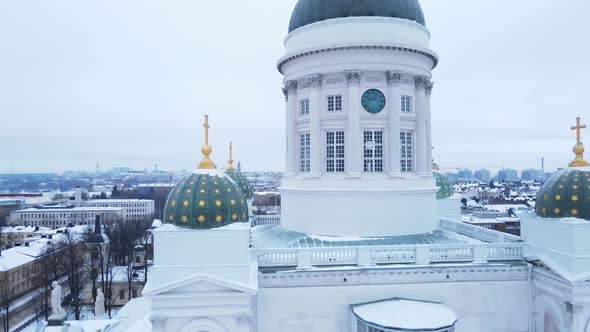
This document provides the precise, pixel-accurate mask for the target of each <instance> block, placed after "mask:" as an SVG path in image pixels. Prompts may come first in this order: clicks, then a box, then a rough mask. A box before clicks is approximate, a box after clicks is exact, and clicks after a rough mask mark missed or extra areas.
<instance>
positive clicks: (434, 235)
mask: <svg viewBox="0 0 590 332" xmlns="http://www.w3.org/2000/svg"><path fill="white" fill-rule="evenodd" d="M251 236H252V241H251V243H252V246H253V247H254V248H259V249H263V248H321V247H347V246H391V245H420V244H457V243H463V242H462V241H459V240H458V239H456V238H450V237H448V236H446V235H445V234H444V233H443V232H442V231H440V230H435V231H434V232H431V233H428V234H417V235H407V236H388V237H378V238H361V237H331V236H319V235H309V234H304V233H298V232H292V231H288V230H286V229H284V228H282V227H281V226H278V225H263V226H256V227H254V228H252V235H251Z"/></svg>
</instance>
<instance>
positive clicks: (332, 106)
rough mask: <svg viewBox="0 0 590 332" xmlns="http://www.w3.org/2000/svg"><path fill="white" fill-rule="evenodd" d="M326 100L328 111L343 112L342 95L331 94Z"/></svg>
mask: <svg viewBox="0 0 590 332" xmlns="http://www.w3.org/2000/svg"><path fill="white" fill-rule="evenodd" d="M326 101H327V105H326V110H327V112H328V113H336V112H342V95H329V96H327V97H326Z"/></svg>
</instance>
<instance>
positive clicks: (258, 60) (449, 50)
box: [0, 0, 590, 173]
mask: <svg viewBox="0 0 590 332" xmlns="http://www.w3.org/2000/svg"><path fill="white" fill-rule="evenodd" d="M295 2H296V1H295V0H289V1H284V2H268V1H266V2H263V3H262V2H261V3H236V4H235V7H236V8H235V11H234V12H232V13H226V14H227V22H225V21H224V22H223V24H219V22H217V19H216V18H213V17H212V16H211V15H209V14H208V13H210V12H224V10H223V6H224V5H223V4H221V3H220V4H216V3H210V2H208V3H203V2H192V3H185V2H175V1H172V2H167V3H166V4H165V5H163V4H151V5H150V6H146V5H145V4H142V3H141V2H138V1H129V2H125V3H120V4H117V11H109V10H106V8H108V6H104V4H99V3H98V2H86V3H73V2H69V1H62V2H55V3H52V5H51V6H46V7H45V6H38V7H35V6H27V5H24V4H22V3H8V2H7V3H2V4H0V21H1V22H2V24H3V27H4V29H2V31H0V38H2V39H3V40H4V43H3V45H2V46H0V47H1V48H2V49H3V50H4V52H2V53H1V54H2V55H0V60H1V61H0V70H1V71H2V72H3V75H2V77H0V109H2V112H3V115H5V118H4V121H3V122H4V123H9V124H10V126H9V127H5V128H4V129H3V131H2V132H1V133H0V149H1V150H2V151H3V158H2V159H1V161H0V173H10V169H11V165H12V169H13V171H14V172H18V173H31V172H61V171H65V170H71V169H79V170H86V171H92V170H94V169H95V165H96V162H97V160H98V161H100V163H101V165H103V167H104V168H109V167H114V166H118V165H129V166H130V167H133V168H136V169H143V168H144V167H145V166H146V165H147V166H148V167H149V166H151V165H150V163H151V162H152V161H153V163H154V164H158V165H160V168H161V169H170V170H181V169H188V170H190V169H193V168H194V167H195V165H196V164H197V162H198V159H199V149H200V146H201V144H202V137H201V134H200V126H201V122H202V121H201V119H202V115H203V114H204V113H209V114H210V115H211V128H212V132H211V144H212V146H213V148H214V151H213V154H212V158H213V159H214V160H215V162H216V163H217V165H218V166H219V167H223V166H225V164H226V160H227V154H228V152H227V146H228V145H229V142H230V141H233V142H234V147H235V149H234V154H235V158H234V159H236V160H239V161H241V162H242V165H243V166H244V169H245V170H263V169H268V170H277V171H280V170H283V169H284V164H285V163H284V158H283V155H284V153H283V151H284V145H285V142H284V136H285V129H284V126H285V120H284V113H285V110H284V108H285V105H284V99H283V95H282V93H281V92H280V89H278V88H277V86H280V82H281V75H280V74H279V73H278V72H277V70H276V67H275V65H274V64H275V63H276V61H277V59H279V58H280V56H281V55H282V52H283V49H282V40H283V37H284V35H285V32H286V29H287V27H286V26H285V23H284V22H287V21H288V18H289V15H290V13H291V10H292V8H293V6H294V5H295ZM453 4H454V5H453ZM503 4H504V5H503ZM160 6H165V8H164V7H160ZM422 6H423V9H424V12H425V14H426V16H427V18H428V20H427V22H426V24H427V27H428V28H429V29H430V30H431V31H432V48H433V49H435V50H437V52H438V54H439V56H440V64H439V66H438V67H437V68H436V69H435V70H434V74H435V88H434V92H433V95H432V96H433V97H432V98H433V99H432V104H433V111H432V116H433V123H432V126H433V141H434V146H435V150H434V157H435V160H436V162H437V163H439V164H440V165H441V167H442V168H443V169H448V168H470V169H477V168H481V167H487V168H489V169H499V168H502V166H507V167H513V168H517V169H524V168H530V167H536V166H534V165H536V164H538V163H540V158H541V157H545V160H546V169H547V170H555V169H557V168H560V167H567V163H568V162H570V161H571V159H572V158H573V155H572V153H571V147H572V146H573V144H574V142H575V141H574V137H575V134H574V133H573V132H571V131H570V130H569V127H570V126H571V125H573V124H574V122H575V117H576V116H583V115H584V112H585V111H584V110H586V109H589V108H590V107H589V106H590V96H589V95H588V94H586V93H585V90H584V84H585V82H586V77H587V76H588V75H589V71H590V69H588V67H587V66H586V65H585V62H586V60H585V57H584V54H585V52H584V49H585V48H587V47H588V46H586V45H585V44H583V43H579V42H578V41H580V40H584V38H585V36H584V31H585V29H584V28H585V25H586V23H585V20H584V15H585V13H587V12H588V10H589V9H590V4H588V3H586V2H583V1H581V0H579V1H572V2H570V3H569V4H568V6H560V4H559V3H558V2H556V1H551V0H541V1H533V0H524V1H519V2H518V3H514V2H513V1H508V0H503V1H500V2H499V3H498V2H495V3H493V4H492V3H466V2H464V1H459V0H453V1H450V2H445V3H444V4H443V3H440V2H437V1H434V0H425V1H422ZM451 7H453V8H454V9H453V10H452V11H450V10H448V8H451ZM506 8H510V9H511V10H510V11H506ZM164 9H165V10H164ZM163 13H166V15H164V14H163ZM249 13H250V14H249ZM254 13H255V14H256V15H254ZM253 16H256V17H259V20H257V21H256V22H254V21H252V20H251V17H253ZM548 16H550V17H551V18H552V24H551V25H547V21H546V18H547V17H548ZM498 17H502V18H503V20H504V22H503V23H502V24H498V21H497V18H498ZM23 18H24V19H23ZM104 20H108V21H109V23H110V24H106V25H105V24H101V23H103V22H104ZM153 22H157V24H153ZM207 25H209V26H211V27H213V30H214V31H215V33H211V32H210V31H209V30H208V29H200V28H199V27H200V26H207ZM267 26H273V27H274V26H278V27H284V28H281V29H266V28H265V27H267ZM465 26H469V27H470V28H469V29H464V27H465ZM72 27H75V29H74V28H72ZM490 27H494V28H493V29H492V28H490ZM206 30H207V31H206ZM236 35H237V36H238V37H239V38H234V37H235V36H236ZM228 40H232V42H231V43H229V42H227V41H228ZM548 40H550V41H551V40H553V41H554V42H555V43H556V45H557V46H559V45H561V46H562V47H547V46H546V42H547V41H548ZM204 45H206V46H204ZM465 45H469V47H465ZM492 45H493V46H492ZM569 45H576V52H571V53H568V54H569V56H568V61H562V59H563V57H562V56H561V54H562V52H563V51H564V49H567V47H568V46H569ZM244 63H247V64H248V65H246V66H244ZM539 68H547V70H539ZM555 82H563V83H564V84H555ZM566 82H567V84H566ZM474 113H476V114H474ZM557 115H558V116H557ZM582 121H583V122H585V123H588V122H589V121H590V118H588V119H585V118H583V119H582ZM583 137H584V138H585V140H586V141H589V140H590V134H589V133H583ZM269 138H270V139H269Z"/></svg>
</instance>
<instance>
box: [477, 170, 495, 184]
mask: <svg viewBox="0 0 590 332" xmlns="http://www.w3.org/2000/svg"><path fill="white" fill-rule="evenodd" d="M475 179H477V180H478V181H482V182H488V181H490V180H491V179H492V174H491V172H490V171H489V170H487V169H485V168H482V169H478V170H477V171H475Z"/></svg>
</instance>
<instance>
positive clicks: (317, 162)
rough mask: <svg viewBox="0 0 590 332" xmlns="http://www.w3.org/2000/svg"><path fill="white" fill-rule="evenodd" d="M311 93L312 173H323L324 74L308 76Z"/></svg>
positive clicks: (316, 174)
mask: <svg viewBox="0 0 590 332" xmlns="http://www.w3.org/2000/svg"><path fill="white" fill-rule="evenodd" d="M308 83H309V87H310V90H311V92H310V94H309V126H310V135H309V136H310V140H311V146H310V157H311V160H310V164H311V172H310V173H311V175H312V176H320V175H322V132H321V124H320V121H321V120H320V115H321V112H322V109H323V103H322V94H321V92H322V91H321V88H322V76H321V75H314V76H311V77H309V78H308Z"/></svg>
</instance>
